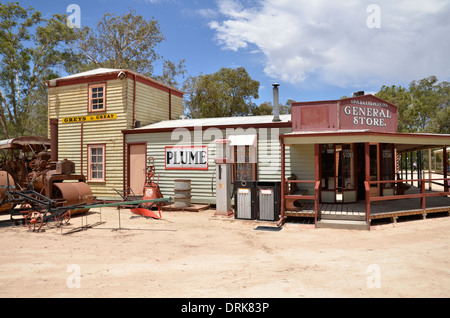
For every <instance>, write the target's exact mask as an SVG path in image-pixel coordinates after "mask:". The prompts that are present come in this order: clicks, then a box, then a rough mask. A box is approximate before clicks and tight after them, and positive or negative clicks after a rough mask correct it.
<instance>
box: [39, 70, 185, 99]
mask: <svg viewBox="0 0 450 318" xmlns="http://www.w3.org/2000/svg"><path fill="white" fill-rule="evenodd" d="M121 72H122V73H124V74H125V75H126V77H129V78H132V79H136V80H137V81H139V82H141V83H144V84H146V85H149V86H153V87H156V88H158V89H161V90H164V91H170V92H172V93H175V94H176V95H178V96H180V97H183V94H184V92H182V91H181V90H179V89H177V88H175V87H172V86H170V85H167V84H164V83H162V82H159V81H157V80H155V79H153V78H150V77H147V76H144V75H142V74H139V73H137V72H135V71H132V70H128V69H116V68H96V69H94V70H90V71H86V72H81V73H76V74H72V75H68V76H64V77H60V78H56V79H53V80H49V81H46V82H45V84H46V85H47V87H55V86H67V85H75V84H82V83H92V82H98V81H107V80H114V79H117V78H118V76H119V74H120V73H121Z"/></svg>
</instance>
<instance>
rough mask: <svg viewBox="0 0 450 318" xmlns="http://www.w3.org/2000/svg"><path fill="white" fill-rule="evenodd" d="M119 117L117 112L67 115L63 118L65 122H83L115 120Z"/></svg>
mask: <svg viewBox="0 0 450 318" xmlns="http://www.w3.org/2000/svg"><path fill="white" fill-rule="evenodd" d="M113 119H117V114H98V115H88V116H75V117H65V118H63V119H62V120H61V122H62V123H63V124H68V123H82V122H86V121H98V120H113Z"/></svg>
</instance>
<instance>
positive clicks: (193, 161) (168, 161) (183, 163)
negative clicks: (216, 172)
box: [165, 146, 208, 170]
mask: <svg viewBox="0 0 450 318" xmlns="http://www.w3.org/2000/svg"><path fill="white" fill-rule="evenodd" d="M165 167H166V170H208V146H167V147H166V150H165Z"/></svg>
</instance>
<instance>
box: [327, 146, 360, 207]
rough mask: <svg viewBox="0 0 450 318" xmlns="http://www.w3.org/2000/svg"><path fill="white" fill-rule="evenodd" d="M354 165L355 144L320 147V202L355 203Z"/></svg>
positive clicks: (355, 167) (355, 155)
mask: <svg viewBox="0 0 450 318" xmlns="http://www.w3.org/2000/svg"><path fill="white" fill-rule="evenodd" d="M356 163H357V154H356V145H355V144H323V145H321V168H320V171H321V180H322V184H321V201H322V202H324V203H349V202H356V200H357V190H356V176H357V172H356V169H357V164H356Z"/></svg>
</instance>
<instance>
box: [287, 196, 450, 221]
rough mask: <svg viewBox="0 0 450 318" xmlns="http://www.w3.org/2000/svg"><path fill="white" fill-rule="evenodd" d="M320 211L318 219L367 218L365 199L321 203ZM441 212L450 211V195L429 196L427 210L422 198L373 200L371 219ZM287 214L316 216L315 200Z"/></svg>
mask: <svg viewBox="0 0 450 318" xmlns="http://www.w3.org/2000/svg"><path fill="white" fill-rule="evenodd" d="M413 191H414V189H413ZM413 191H412V192H413ZM319 211H320V212H319V215H318V219H324V218H327V219H330V218H335V219H352V220H365V219H366V207H365V201H358V202H356V203H321V204H320V206H319ZM439 212H449V213H450V197H447V196H439V197H429V198H427V199H426V208H425V210H423V209H421V208H420V198H412V199H402V200H390V201H380V202H372V203H371V205H370V217H369V219H370V220H375V219H384V218H391V219H392V220H393V221H395V220H396V219H397V218H398V217H401V216H409V215H423V216H424V217H425V216H426V215H427V214H431V213H439ZM285 216H286V217H303V218H314V216H315V211H314V202H309V201H304V202H302V203H301V207H299V208H298V209H297V210H296V211H285Z"/></svg>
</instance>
